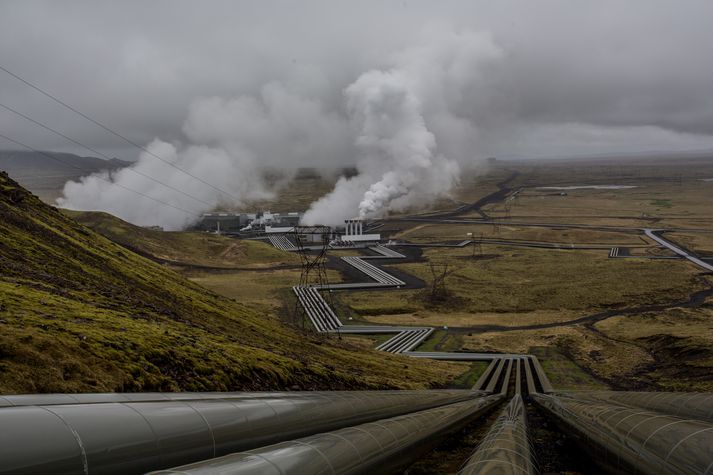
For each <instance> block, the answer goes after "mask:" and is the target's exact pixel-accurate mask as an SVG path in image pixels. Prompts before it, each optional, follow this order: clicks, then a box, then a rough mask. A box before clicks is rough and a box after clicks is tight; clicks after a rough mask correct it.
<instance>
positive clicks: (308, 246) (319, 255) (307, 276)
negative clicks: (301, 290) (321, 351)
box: [293, 225, 334, 327]
mask: <svg viewBox="0 0 713 475" xmlns="http://www.w3.org/2000/svg"><path fill="white" fill-rule="evenodd" d="M293 233H294V237H295V243H296V244H297V254H299V256H300V261H301V262H302V271H301V273H300V283H299V286H300V287H316V288H317V289H319V290H321V291H322V292H324V294H325V296H326V300H327V304H328V305H329V306H330V307H331V308H334V305H333V303H332V292H331V290H330V288H329V279H328V277H327V266H326V263H327V250H328V249H329V242H330V241H331V238H332V228H330V227H329V226H321V225H319V226H295V227H294V230H293ZM306 316H307V314H306V313H305V310H304V308H303V307H302V305H301V304H300V302H299V301H297V302H296V303H295V311H294V318H295V323H298V322H299V323H301V324H302V327H304V324H305V317H306Z"/></svg>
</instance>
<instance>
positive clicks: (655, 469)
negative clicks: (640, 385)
mask: <svg viewBox="0 0 713 475" xmlns="http://www.w3.org/2000/svg"><path fill="white" fill-rule="evenodd" d="M532 397H533V399H534V400H535V401H536V402H537V403H538V404H540V405H541V406H542V407H543V408H544V409H546V410H547V411H549V412H550V413H551V414H552V415H554V416H555V417H556V418H557V419H558V420H559V421H560V423H561V425H562V426H563V427H566V428H569V429H571V430H573V432H574V433H576V434H577V435H579V436H583V437H584V439H585V440H586V447H585V448H588V449H590V450H592V451H594V452H597V457H596V459H597V460H598V461H599V462H600V463H601V464H603V465H605V466H608V467H609V468H610V469H613V470H616V471H618V472H625V473H646V474H691V473H700V474H708V473H711V471H713V451H711V447H713V424H711V423H708V422H703V421H698V420H691V419H683V418H680V417H676V416H671V415H666V414H661V413H658V412H650V411H645V410H642V409H636V408H631V407H627V406H623V405H620V404H604V403H599V404H597V403H595V402H592V401H589V400H579V399H575V398H568V397H561V396H553V395H545V394H534V395H532ZM581 440H582V438H581V437H580V441H581Z"/></svg>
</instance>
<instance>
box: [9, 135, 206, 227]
mask: <svg viewBox="0 0 713 475" xmlns="http://www.w3.org/2000/svg"><path fill="white" fill-rule="evenodd" d="M0 138H3V139H5V140H7V141H8V142H12V143H14V144H15V145H19V146H20V147H23V148H26V149H27V150H31V151H33V152H35V153H39V154H40V155H43V156H45V157H47V158H50V159H52V160H55V161H57V162H60V163H63V164H65V165H67V166H69V167H72V168H76V169H78V170H82V171H83V172H87V170H85V169H83V168H82V167H79V166H77V165H75V164H73V163H69V162H67V161H65V160H62V159H61V158H58V157H55V156H52V155H50V154H48V153H45V152H43V151H42V150H37V149H36V148H33V147H31V146H29V145H26V144H24V143H22V142H19V141H17V140H14V139H11V138H10V137H8V136H7V135H3V134H2V133H0ZM94 176H95V177H96V178H98V179H100V180H102V181H105V182H107V183H109V184H111V185H116V186H118V187H119V188H123V189H125V190H126V191H130V192H132V193H136V194H137V195H139V196H143V197H144V198H147V199H149V200H151V201H155V202H156V203H160V204H162V205H165V206H169V207H171V208H173V209H176V210H178V211H182V212H184V213H186V214H188V215H191V216H197V217H200V216H201V215H200V214H198V213H195V212H193V211H188V210H187V209H183V208H181V207H178V206H174V205H172V204H171V203H166V202H165V201H163V200H159V199H158V198H154V197H153V196H149V195H147V194H146V193H142V192H141V191H137V190H134V189H132V188H129V187H127V186H124V185H122V184H120V183H115V182H113V181H111V180H107V179H106V178H103V177H101V176H100V175H94Z"/></svg>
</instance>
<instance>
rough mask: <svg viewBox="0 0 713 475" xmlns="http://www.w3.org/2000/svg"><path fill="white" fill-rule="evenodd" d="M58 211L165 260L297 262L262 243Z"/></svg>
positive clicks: (102, 215) (221, 263) (204, 263)
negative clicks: (147, 227) (164, 230)
mask: <svg viewBox="0 0 713 475" xmlns="http://www.w3.org/2000/svg"><path fill="white" fill-rule="evenodd" d="M62 212H63V213H66V214H67V215H69V216H70V217H72V218H73V219H75V220H76V221H79V222H80V223H81V224H83V225H85V226H87V227H89V228H91V229H92V230H94V231H96V232H98V233H99V234H101V235H102V236H104V237H107V238H109V239H110V240H112V241H114V242H115V243H118V244H121V245H122V246H124V247H127V248H129V249H132V250H134V251H136V252H139V253H140V254H142V255H145V256H150V257H154V258H157V259H162V260H166V261H172V262H180V263H183V264H189V265H198V266H210V267H265V266H274V265H279V264H298V263H299V259H298V258H297V256H295V255H293V254H290V253H288V252H284V251H280V250H278V249H275V248H274V247H273V246H271V245H269V244H266V243H264V242H259V241H238V240H237V239H232V238H229V237H225V236H217V235H215V234H208V233H199V232H163V231H156V230H151V229H146V228H142V227H140V226H134V225H133V224H130V223H127V222H126V221H123V220H121V219H119V218H117V217H116V216H112V215H111V214H108V213H102V212H96V211H69V210H62Z"/></svg>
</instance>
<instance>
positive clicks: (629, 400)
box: [557, 391, 713, 473]
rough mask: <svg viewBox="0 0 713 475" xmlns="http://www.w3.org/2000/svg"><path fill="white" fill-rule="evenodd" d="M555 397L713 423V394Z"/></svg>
mask: <svg viewBox="0 0 713 475" xmlns="http://www.w3.org/2000/svg"><path fill="white" fill-rule="evenodd" d="M557 394H559V395H562V396H565V397H573V398H576V399H586V400H588V401H595V402H599V403H616V404H623V405H625V406H634V407H641V408H644V409H649V410H651V411H657V412H662V413H664V414H671V415H672V416H679V417H685V418H690V419H699V420H702V421H708V422H713V393H673V392H635V391H586V392H584V391H582V392H579V391H573V392H564V393H557ZM711 473H713V470H712V471H711Z"/></svg>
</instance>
